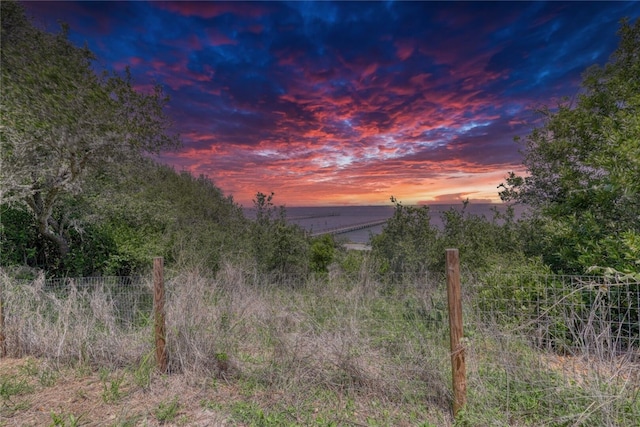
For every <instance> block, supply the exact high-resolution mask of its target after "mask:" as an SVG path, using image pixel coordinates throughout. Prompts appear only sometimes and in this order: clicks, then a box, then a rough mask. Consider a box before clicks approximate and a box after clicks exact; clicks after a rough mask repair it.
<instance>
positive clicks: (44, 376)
mask: <svg viewBox="0 0 640 427" xmlns="http://www.w3.org/2000/svg"><path fill="white" fill-rule="evenodd" d="M38 381H39V382H40V384H41V385H42V386H43V387H52V386H54V385H55V384H56V381H58V373H57V372H56V371H54V370H52V369H43V370H41V371H40V373H39V374H38Z"/></svg>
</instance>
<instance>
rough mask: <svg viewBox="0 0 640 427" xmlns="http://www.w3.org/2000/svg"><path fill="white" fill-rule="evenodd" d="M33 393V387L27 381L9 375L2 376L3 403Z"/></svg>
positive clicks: (0, 379)
mask: <svg viewBox="0 0 640 427" xmlns="http://www.w3.org/2000/svg"><path fill="white" fill-rule="evenodd" d="M31 392H33V386H31V385H30V384H29V383H28V382H27V380H26V379H24V378H17V377H16V376H8V375H3V376H0V398H2V400H3V401H8V402H10V401H11V398H12V397H13V396H18V395H22V394H28V393H31Z"/></svg>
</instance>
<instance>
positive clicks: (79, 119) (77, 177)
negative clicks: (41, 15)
mask: <svg viewBox="0 0 640 427" xmlns="http://www.w3.org/2000/svg"><path fill="white" fill-rule="evenodd" d="M1 8H2V9H1V15H2V16H1V19H2V34H1V36H2V50H1V62H2V92H1V99H0V101H1V102H0V109H1V110H0V111H1V113H2V125H1V126H0V148H1V150H2V167H1V168H0V188H1V191H2V194H1V197H2V201H3V203H6V204H21V205H23V206H26V207H28V209H29V210H30V212H31V214H32V215H33V218H34V220H35V221H34V222H35V224H36V227H37V230H38V232H39V233H40V235H41V236H42V237H43V238H45V239H47V240H48V241H50V242H51V243H53V244H54V245H55V247H56V248H57V250H58V252H59V254H60V257H61V258H63V259H64V258H65V257H66V256H67V255H68V254H69V251H70V240H71V233H72V230H73V229H74V228H76V229H77V228H78V226H79V222H78V218H77V217H74V215H73V212H72V211H69V210H68V209H65V207H68V205H65V204H64V203H62V200H63V199H64V198H65V197H69V196H74V197H75V196H77V195H79V194H81V193H82V192H83V190H84V186H85V184H86V180H87V179H88V177H89V176H90V175H91V174H98V173H104V172H109V171H112V170H113V169H114V168H115V167H117V166H118V165H121V164H123V163H128V162H133V161H138V160H140V159H141V158H142V154H143V153H145V152H148V153H153V152H158V151H159V150H161V149H165V148H168V147H174V146H176V145H177V144H178V139H177V138H176V137H175V136H170V135H169V134H168V133H167V130H168V127H169V125H170V123H169V121H168V120H167V118H166V116H165V115H164V114H163V107H164V106H165V104H166V102H167V98H166V97H165V96H164V95H163V93H162V90H161V89H160V87H155V88H154V91H153V93H150V94H143V93H139V92H137V91H136V90H135V89H134V88H133V85H132V81H131V76H130V74H129V72H128V71H127V72H126V73H125V75H124V77H121V76H118V75H115V74H107V73H103V74H96V72H94V70H93V68H92V63H93V60H94V56H93V54H92V53H91V52H90V51H89V50H88V49H87V48H78V47H76V46H74V45H72V44H71V43H70V42H69V40H68V39H67V29H66V27H63V29H62V32H60V33H59V34H50V33H47V32H44V31H42V30H40V29H38V28H36V27H34V26H33V25H32V24H31V23H30V22H29V20H28V19H27V17H26V15H25V12H24V10H23V8H22V7H21V6H20V5H19V4H18V3H16V2H14V1H3V2H2V3H1Z"/></svg>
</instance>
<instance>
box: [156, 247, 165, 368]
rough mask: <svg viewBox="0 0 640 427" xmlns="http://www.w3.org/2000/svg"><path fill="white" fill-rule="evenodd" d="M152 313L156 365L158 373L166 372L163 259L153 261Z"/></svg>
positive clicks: (158, 258)
mask: <svg viewBox="0 0 640 427" xmlns="http://www.w3.org/2000/svg"><path fill="white" fill-rule="evenodd" d="M153 313H154V319H155V323H154V326H155V328H154V329H155V341H156V364H157V366H158V370H159V371H160V372H167V350H166V343H167V338H166V334H165V325H164V259H163V258H162V257H157V258H154V259H153Z"/></svg>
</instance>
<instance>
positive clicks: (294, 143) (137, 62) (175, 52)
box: [23, 1, 640, 206]
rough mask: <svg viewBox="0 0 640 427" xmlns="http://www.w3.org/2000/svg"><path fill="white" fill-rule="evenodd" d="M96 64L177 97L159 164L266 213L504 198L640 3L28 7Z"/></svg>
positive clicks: (40, 4)
mask: <svg viewBox="0 0 640 427" xmlns="http://www.w3.org/2000/svg"><path fill="white" fill-rule="evenodd" d="M23 4H24V5H25V7H26V10H27V13H28V14H29V15H30V16H31V17H33V19H34V22H35V23H36V24H37V25H40V26H42V27H44V28H46V29H47V30H48V31H51V32H57V31H58V29H59V25H58V24H57V22H59V21H62V22H66V23H67V24H69V26H70V34H69V38H70V39H71V40H72V41H73V42H74V43H76V44H78V45H85V44H86V45H88V47H89V48H90V49H91V50H92V51H93V52H94V53H95V54H96V56H97V64H96V67H99V68H100V67H101V68H103V69H108V70H114V71H116V72H122V71H123V70H124V69H125V67H126V66H130V68H131V72H132V75H133V79H134V82H135V85H136V88H137V89H139V90H141V91H145V90H149V88H151V87H152V85H153V84H156V83H157V84H160V85H162V86H163V88H164V90H165V92H166V93H167V94H168V95H169V96H170V102H169V105H168V107H167V110H166V112H167V115H168V116H169V117H170V119H171V120H172V122H173V127H172V129H173V131H175V132H177V133H179V134H180V137H181V140H182V142H183V146H182V148H180V149H179V150H177V151H173V152H165V153H162V154H161V155H159V156H158V157H157V159H158V160H159V161H160V162H162V163H165V164H168V165H171V166H173V167H174V168H175V169H176V170H177V171H189V172H191V173H192V174H194V175H196V176H198V175H201V174H203V175H206V176H208V177H209V178H210V179H211V180H212V181H213V183H214V184H215V185H216V186H217V187H218V188H220V189H221V190H222V191H223V192H224V194H225V195H231V196H233V199H234V200H235V201H236V202H238V203H240V204H242V205H244V206H251V205H252V200H253V199H255V196H256V194H257V193H258V192H262V193H265V194H270V193H271V192H273V193H274V194H275V195H274V199H273V201H274V202H275V203H276V204H277V205H286V206H329V205H390V200H389V199H390V197H391V196H394V197H395V198H396V199H398V200H400V201H401V202H402V203H403V204H406V205H409V204H424V203H429V204H436V203H457V202H460V201H462V200H465V199H469V200H470V201H471V203H486V202H499V197H498V189H497V186H498V185H499V184H500V183H501V182H504V178H505V177H506V175H507V173H508V172H509V171H516V172H518V173H523V172H525V170H524V169H523V166H522V153H521V149H522V145H521V144H519V143H517V142H515V141H514V137H517V136H519V137H525V136H526V135H527V134H529V133H530V132H531V130H532V129H533V128H534V127H535V126H540V125H541V118H540V116H539V115H537V114H535V109H536V108H539V107H540V106H542V105H549V106H553V105H556V104H557V102H558V101H559V100H561V99H562V98H563V97H569V98H573V97H575V96H576V94H578V93H579V90H580V81H581V74H582V72H583V71H584V70H585V69H586V68H587V67H588V66H590V65H592V64H600V65H602V64H604V63H606V62H607V60H608V58H609V56H610V55H611V53H612V52H613V50H614V49H615V48H616V46H617V42H618V38H617V36H616V32H617V30H618V28H619V21H620V19H621V18H623V17H629V18H630V19H631V20H632V21H634V20H635V19H637V18H638V17H640V2H615V1H610V2H417V1H413V2H398V1H380V2H364V1H361V2H328V1H321V2H312V1H298V2H267V1H263V2H241V1H237V2H206V1H201V2H159V1H152V2H142V1H136V2H93V1H91V2H89V1H84V2H32V1H29V2H23Z"/></svg>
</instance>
